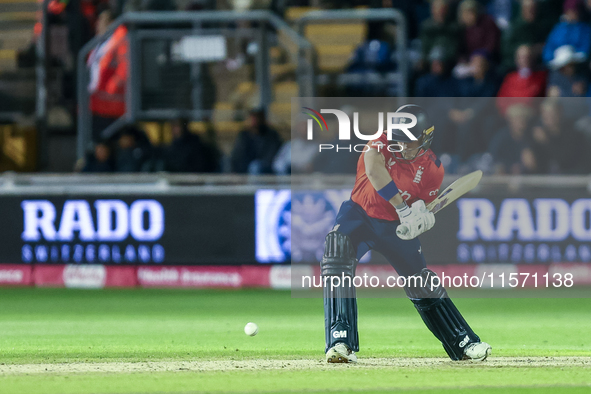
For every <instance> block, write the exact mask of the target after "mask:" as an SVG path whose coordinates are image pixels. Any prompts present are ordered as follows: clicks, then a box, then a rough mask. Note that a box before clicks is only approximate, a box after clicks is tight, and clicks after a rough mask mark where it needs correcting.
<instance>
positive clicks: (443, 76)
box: [415, 46, 458, 97]
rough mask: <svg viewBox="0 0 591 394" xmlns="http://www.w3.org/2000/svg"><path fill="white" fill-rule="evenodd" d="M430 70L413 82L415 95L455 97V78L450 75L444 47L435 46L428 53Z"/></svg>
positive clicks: (456, 90) (456, 91)
mask: <svg viewBox="0 0 591 394" xmlns="http://www.w3.org/2000/svg"><path fill="white" fill-rule="evenodd" d="M429 60H430V61H431V66H430V69H431V72H430V73H429V74H426V75H423V76H421V77H419V78H418V79H417V81H416V83H415V96H416V97H455V96H457V95H458V89H457V82H458V81H457V80H456V79H455V78H454V77H452V76H451V74H450V70H449V69H450V67H449V59H448V58H447V57H446V52H445V49H444V48H443V47H441V46H435V47H433V49H431V52H430V53H429Z"/></svg>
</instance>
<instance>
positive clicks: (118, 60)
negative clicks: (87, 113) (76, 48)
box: [88, 10, 129, 140]
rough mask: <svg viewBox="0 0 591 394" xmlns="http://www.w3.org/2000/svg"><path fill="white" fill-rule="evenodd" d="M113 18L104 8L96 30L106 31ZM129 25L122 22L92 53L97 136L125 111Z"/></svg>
mask: <svg viewBox="0 0 591 394" xmlns="http://www.w3.org/2000/svg"><path fill="white" fill-rule="evenodd" d="M112 21H113V18H112V14H111V12H110V11H109V10H105V11H103V12H101V14H100V15H99V18H98V22H97V27H96V34H97V35H103V34H104V33H105V32H106V30H107V28H108V27H109V25H110V24H111V23H112ZM128 48H129V42H128V40H127V28H126V27H125V26H119V27H118V28H117V29H116V30H115V31H114V32H113V35H112V36H111V37H109V38H108V39H107V40H106V41H104V42H103V43H101V44H100V45H98V46H97V47H96V48H95V49H94V50H93V51H92V52H91V53H90V55H89V57H88V67H89V68H90V84H89V86H88V90H89V92H90V110H91V112H92V132H93V137H94V139H95V140H99V139H101V138H100V133H101V132H102V131H103V130H104V129H106V128H107V127H109V126H110V125H111V124H112V123H113V122H114V121H115V120H116V119H117V118H119V117H121V116H123V114H125V85H126V81H127V70H128V67H129V65H128V61H127V51H128Z"/></svg>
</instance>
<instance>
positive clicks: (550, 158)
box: [532, 98, 590, 174]
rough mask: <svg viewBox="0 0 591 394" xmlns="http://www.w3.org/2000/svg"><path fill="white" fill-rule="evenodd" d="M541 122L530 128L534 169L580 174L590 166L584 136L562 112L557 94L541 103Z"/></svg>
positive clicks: (555, 172)
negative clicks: (555, 96)
mask: <svg viewBox="0 0 591 394" xmlns="http://www.w3.org/2000/svg"><path fill="white" fill-rule="evenodd" d="M540 110H541V116H540V118H541V123H540V124H539V125H537V126H536V127H534V129H533V135H532V136H533V142H532V150H533V152H534V157H535V164H536V165H535V172H537V173H543V174H582V173H586V172H588V171H589V170H590V168H589V160H588V157H589V152H588V145H587V142H586V140H585V137H584V136H583V135H582V134H581V133H579V132H578V131H576V130H575V129H574V128H573V125H572V124H570V122H568V121H567V120H566V119H565V117H564V115H563V107H562V105H561V103H560V101H559V100H558V99H556V98H547V99H545V100H544V101H543V102H542V105H541V108H540Z"/></svg>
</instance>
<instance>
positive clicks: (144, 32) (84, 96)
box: [77, 11, 314, 158]
mask: <svg viewBox="0 0 591 394" xmlns="http://www.w3.org/2000/svg"><path fill="white" fill-rule="evenodd" d="M240 22H251V23H252V24H253V25H254V27H252V28H250V29H251V30H255V31H256V32H255V34H254V36H255V40H256V41H257V44H258V51H257V55H256V56H255V70H256V73H255V74H256V75H255V80H256V83H257V84H258V86H259V94H260V104H261V106H263V107H267V106H268V105H269V104H270V103H271V101H272V89H271V76H270V72H269V61H268V52H269V47H270V41H269V40H270V37H269V36H270V34H269V31H270V29H272V30H273V31H275V32H277V34H278V35H281V37H286V38H287V39H288V40H289V41H291V43H292V44H294V45H295V56H293V58H294V59H295V61H296V62H297V78H298V85H299V95H300V96H307V97H310V96H314V84H313V81H314V64H313V61H314V56H313V50H312V46H311V44H310V43H309V42H308V41H307V40H305V39H304V38H302V37H301V36H300V35H299V34H298V33H297V32H296V31H295V30H293V29H292V28H291V27H290V26H289V25H287V23H285V21H283V20H282V19H280V18H279V17H277V16H276V15H275V14H273V13H271V12H269V11H250V12H234V11H198V12H130V13H126V14H123V15H122V16H120V17H119V18H117V19H116V20H115V21H114V22H113V23H112V24H111V25H110V26H109V28H108V30H107V32H106V33H105V34H104V35H103V36H101V37H95V38H94V39H92V40H91V41H89V42H88V43H87V44H86V45H85V46H84V47H83V48H82V50H81V51H80V53H79V54H78V81H77V85H78V143H77V155H78V157H79V158H82V157H83V156H84V153H85V151H86V149H87V148H88V147H89V146H90V143H91V137H92V130H91V113H90V108H89V92H88V82H89V81H88V79H89V78H88V72H87V67H86V59H87V56H88V55H89V53H90V52H91V51H92V50H93V49H94V48H95V47H97V45H99V44H100V43H101V42H104V41H105V40H106V39H107V38H108V37H110V35H111V34H112V33H113V32H114V31H115V29H117V28H118V27H119V26H121V25H125V26H127V28H128V40H129V52H128V56H129V64H130V67H129V74H128V78H127V86H126V98H125V102H126V113H125V115H124V116H122V117H121V118H119V119H118V120H117V121H115V123H113V124H112V125H111V126H109V127H108V128H107V129H105V130H103V132H102V136H103V137H105V138H108V137H109V136H111V135H112V134H113V133H114V132H115V131H116V130H117V129H119V128H120V127H121V126H123V125H125V124H127V123H131V122H135V121H137V120H148V119H159V120H165V119H174V118H178V117H181V116H183V117H190V118H193V119H201V118H202V116H204V115H207V113H206V112H205V111H204V110H203V108H199V107H193V108H192V109H190V110H176V109H160V110H153V111H150V110H145V109H143V108H142V104H141V95H140V86H139V85H140V75H141V73H142V70H141V61H140V59H141V58H140V55H141V53H140V52H141V46H140V44H141V41H142V40H143V39H146V38H150V37H154V36H155V34H157V37H159V38H170V39H179V38H181V37H183V36H185V35H186V36H195V35H209V34H212V33H215V34H226V33H227V32H228V29H227V27H226V28H225V29H221V28H217V27H215V28H212V27H211V26H204V24H212V23H213V24H234V23H240ZM179 25H181V26H180V27H179ZM186 25H190V26H191V27H190V28H188V29H187V28H186ZM277 44H279V45H285V42H283V41H281V40H277ZM286 49H288V50H290V49H293V48H286ZM197 73H198V71H197ZM191 77H192V78H191V79H192V80H198V79H197V78H195V73H194V72H192V73H191ZM193 88H194V89H199V86H195V85H194V86H193ZM197 101H198V100H197ZM194 104H195V103H194ZM197 105H198V104H197Z"/></svg>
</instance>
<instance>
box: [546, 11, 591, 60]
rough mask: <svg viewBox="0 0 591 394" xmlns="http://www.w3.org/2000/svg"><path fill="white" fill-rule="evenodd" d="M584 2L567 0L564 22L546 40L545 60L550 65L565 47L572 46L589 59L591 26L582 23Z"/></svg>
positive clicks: (555, 27)
mask: <svg viewBox="0 0 591 394" xmlns="http://www.w3.org/2000/svg"><path fill="white" fill-rule="evenodd" d="M582 5H583V3H582V0H565V2H564V15H563V16H562V19H563V21H562V22H560V23H558V24H557V25H556V26H554V28H553V29H552V32H551V33H550V36H548V39H547V40H546V46H545V47H544V53H543V58H544V62H545V63H550V61H551V60H552V59H554V58H555V56H556V50H557V49H558V48H560V47H562V46H564V45H570V46H572V47H573V48H574V51H575V52H577V53H584V54H585V58H588V57H589V50H590V49H591V26H589V25H588V24H587V23H584V22H582V21H581V20H580V19H581V11H582Z"/></svg>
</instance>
